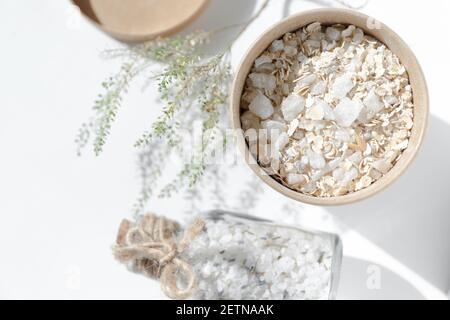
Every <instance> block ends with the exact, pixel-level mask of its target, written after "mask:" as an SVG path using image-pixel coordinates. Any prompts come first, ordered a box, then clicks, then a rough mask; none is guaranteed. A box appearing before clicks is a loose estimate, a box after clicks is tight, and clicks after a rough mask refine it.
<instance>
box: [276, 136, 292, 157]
mask: <svg viewBox="0 0 450 320" xmlns="http://www.w3.org/2000/svg"><path fill="white" fill-rule="evenodd" d="M288 143H289V137H288V135H287V134H286V133H285V132H283V133H281V134H280V136H279V137H278V139H277V142H276V143H275V150H276V151H279V152H281V151H283V149H284V148H286V146H287V145H288Z"/></svg>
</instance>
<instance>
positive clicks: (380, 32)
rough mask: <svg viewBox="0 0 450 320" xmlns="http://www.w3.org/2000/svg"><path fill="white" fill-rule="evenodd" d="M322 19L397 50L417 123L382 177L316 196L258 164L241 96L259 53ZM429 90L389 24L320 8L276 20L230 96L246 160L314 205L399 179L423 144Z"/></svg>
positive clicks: (352, 198)
mask: <svg viewBox="0 0 450 320" xmlns="http://www.w3.org/2000/svg"><path fill="white" fill-rule="evenodd" d="M313 22H321V23H322V24H323V25H331V24H344V25H355V26H357V27H359V28H361V29H362V30H364V32H365V33H366V34H368V35H371V36H373V37H374V38H376V39H378V40H379V41H381V42H383V43H384V44H385V45H386V46H387V47H388V48H389V49H390V50H392V52H393V53H395V54H396V55H397V56H398V57H399V59H400V61H401V62H402V63H403V65H404V66H405V68H406V70H407V72H408V74H409V78H410V82H411V86H412V90H413V101H414V126H413V128H412V132H411V137H410V142H409V146H408V148H407V149H406V150H404V151H403V154H402V156H401V157H400V159H399V161H398V162H397V164H396V165H395V166H394V167H393V168H392V169H391V170H390V171H389V172H388V173H387V174H385V175H384V176H383V177H382V178H380V179H379V180H377V181H376V182H375V183H373V184H372V185H371V186H369V187H367V188H365V189H363V190H360V191H356V192H354V193H351V194H348V195H344V196H336V197H330V198H325V197H314V196H310V195H306V194H303V193H300V192H298V191H295V190H292V189H290V188H288V187H286V186H284V185H283V184H281V183H280V182H278V181H277V180H275V179H274V178H272V177H271V176H269V175H267V174H266V173H265V172H264V171H263V170H262V168H261V167H260V166H259V165H258V164H257V161H256V159H255V158H254V157H253V156H252V154H251V153H250V151H249V149H248V146H247V143H246V141H245V137H244V133H243V131H242V129H241V120H240V115H241V108H240V103H241V96H242V92H243V89H244V85H245V81H246V79H247V76H248V74H249V72H250V70H251V68H252V65H253V63H254V61H255V59H256V58H257V57H259V56H260V55H261V54H262V53H263V52H264V51H265V50H266V49H267V48H268V47H269V46H270V44H271V43H272V42H273V41H274V40H276V39H279V38H281V37H282V36H283V35H284V34H285V33H287V32H293V31H296V30H298V29H300V28H302V27H304V26H306V25H308V24H310V23H313ZM428 104H429V102H428V90H427V85H426V81H425V77H424V75H423V72H422V69H421V67H420V65H419V63H418V61H417V59H416V57H415V55H414V53H413V52H412V51H411V49H410V48H409V47H408V45H407V44H406V43H405V42H404V41H403V40H402V39H401V38H400V37H399V36H398V35H397V34H396V33H395V32H394V31H392V30H391V29H390V28H389V27H387V26H386V25H384V24H383V23H381V22H379V21H377V20H375V19H373V18H371V17H369V16H367V15H364V14H362V13H359V12H356V11H352V10H344V9H317V10H310V11H305V12H302V13H299V14H295V15H292V16H290V17H288V18H286V19H284V20H282V21H280V22H279V23H277V24H275V25H274V26H272V27H271V28H269V30H267V31H266V32H264V33H263V34H262V36H260V37H259V38H258V39H257V40H256V42H255V43H253V45H252V46H251V47H250V49H249V50H248V51H247V53H246V54H245V56H244V58H243V60H242V62H241V63H240V65H239V67H238V71H237V73H236V76H235V79H234V82H233V85H232V90H231V97H230V108H231V123H232V127H233V129H235V131H236V132H237V143H238V147H239V149H240V150H241V152H242V153H243V154H244V156H245V161H246V162H247V164H248V165H249V166H250V167H251V168H252V170H253V171H254V172H255V173H256V174H257V175H258V176H259V177H260V178H261V179H262V180H263V181H264V182H265V183H266V184H268V185H269V186H270V187H271V188H273V189H275V190H276V191H278V192H280V193H281V194H283V195H285V196H287V197H289V198H292V199H294V200H297V201H300V202H303V203H308V204H313V205H324V206H332V205H343V204H350V203H354V202H357V201H360V200H363V199H366V198H368V197H370V196H373V195H375V194H376V193H378V192H380V191H382V190H384V189H386V188H387V187H388V186H389V185H391V184H392V183H393V182H394V181H395V180H396V179H398V178H399V177H400V176H401V175H402V174H403V173H404V172H405V170H406V169H407V168H408V167H409V165H410V164H411V162H412V161H413V159H414V158H415V157H416V155H417V152H418V151H419V148H420V146H421V144H422V141H423V138H424V135H425V131H426V127H427V120H428V107H429V106H428Z"/></svg>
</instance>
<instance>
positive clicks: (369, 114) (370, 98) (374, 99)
mask: <svg viewBox="0 0 450 320" xmlns="http://www.w3.org/2000/svg"><path fill="white" fill-rule="evenodd" d="M363 103H364V108H363V109H362V112H361V116H360V117H361V118H362V121H363V122H368V121H370V120H372V119H373V117H375V115H376V114H377V113H378V112H380V111H381V110H382V109H383V108H384V103H383V102H382V101H381V99H380V97H379V96H378V95H377V94H376V93H375V89H372V90H371V91H370V92H369V94H368V95H367V97H365V98H364V100H363Z"/></svg>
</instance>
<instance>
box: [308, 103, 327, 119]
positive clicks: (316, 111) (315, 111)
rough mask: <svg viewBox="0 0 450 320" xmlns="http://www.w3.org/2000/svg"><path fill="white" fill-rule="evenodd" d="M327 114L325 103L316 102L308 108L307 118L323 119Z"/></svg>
mask: <svg viewBox="0 0 450 320" xmlns="http://www.w3.org/2000/svg"><path fill="white" fill-rule="evenodd" d="M324 116H325V111H324V110H323V104H320V103H316V104H314V105H313V106H312V107H311V108H309V109H308V110H306V114H305V117H306V119H311V120H322V119H323V117H324Z"/></svg>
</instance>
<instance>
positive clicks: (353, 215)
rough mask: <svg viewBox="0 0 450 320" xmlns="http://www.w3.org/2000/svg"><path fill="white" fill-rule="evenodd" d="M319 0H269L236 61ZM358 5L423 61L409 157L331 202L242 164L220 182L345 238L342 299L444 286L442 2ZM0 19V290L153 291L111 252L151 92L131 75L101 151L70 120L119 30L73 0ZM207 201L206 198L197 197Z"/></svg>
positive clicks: (448, 170) (153, 106)
mask: <svg viewBox="0 0 450 320" xmlns="http://www.w3.org/2000/svg"><path fill="white" fill-rule="evenodd" d="M325 2H328V1H325ZM260 3H261V2H260V1H256V2H255V1H252V0H247V1H242V0H233V1H231V0H212V3H211V5H210V6H209V8H208V9H207V11H206V12H205V13H204V15H203V16H202V17H201V18H200V20H199V21H197V22H196V23H195V26H192V27H191V28H192V29H194V28H213V27H214V28H216V27H220V26H225V25H229V24H234V23H237V22H242V21H245V20H246V19H248V17H249V16H251V14H252V12H253V11H254V10H255V8H256V7H257V6H258V5H259V4H260ZM315 7H318V5H317V4H315V3H313V2H310V1H306V0H303V1H302V0H293V1H287V2H286V3H285V2H284V1H277V0H273V1H272V2H271V4H270V6H269V8H268V9H267V10H266V12H264V13H263V14H262V16H261V17H260V18H259V19H258V20H257V21H256V22H255V23H254V24H253V25H252V26H251V27H250V28H249V29H248V30H247V32H246V33H245V34H244V35H243V36H242V37H241V39H239V40H238V41H237V43H236V44H235V46H234V48H233V64H234V65H236V64H237V62H238V61H239V59H240V58H241V56H242V54H243V52H244V51H245V50H246V48H247V47H248V44H249V43H250V42H251V41H252V40H253V39H254V38H255V37H256V36H257V35H259V34H260V33H261V32H262V31H263V30H265V29H266V28H267V27H269V26H270V25H271V24H273V23H275V22H276V21H278V20H280V19H281V18H282V17H283V14H286V13H294V12H298V11H301V10H305V9H309V8H315ZM362 11H363V12H365V13H367V14H369V15H371V16H374V17H375V18H377V19H379V20H382V21H383V22H385V23H386V24H388V25H389V26H390V27H391V28H393V29H394V30H395V31H397V32H398V33H399V34H400V35H401V36H402V37H403V38H404V39H405V40H406V42H407V43H409V44H410V46H411V48H412V49H413V51H414V52H415V53H416V55H417V57H418V59H419V61H420V62H421V64H422V67H423V69H424V72H425V74H426V77H427V80H428V85H429V90H430V97H431V117H430V128H429V132H428V135H427V140H426V143H425V145H424V147H423V149H422V150H421V153H420V156H419V158H418V159H417V161H416V162H415V163H414V165H413V166H412V167H411V168H410V169H409V171H408V172H407V173H406V174H405V175H404V176H403V177H402V178H401V179H400V180H399V181H398V182H396V183H395V185H393V186H392V187H391V188H389V189H388V190H387V191H385V192H383V193H382V194H380V195H378V196H376V197H374V198H371V199H369V200H366V201H364V202H361V203H358V204H355V205H351V206H345V207H339V208H318V207H311V206H306V205H301V204H298V203H295V202H293V201H290V200H288V199H285V198H283V197H282V196H281V195H279V194H277V193H275V192H274V191H272V190H270V189H269V188H268V187H266V186H264V185H262V183H260V182H254V181H255V180H254V177H253V175H252V173H251V172H250V171H249V169H247V168H246V167H245V166H239V167H238V168H236V169H235V170H234V171H233V172H230V174H229V176H228V182H227V183H225V182H224V183H223V185H222V187H223V194H224V196H225V197H226V198H227V200H229V201H230V203H232V205H234V206H236V207H239V201H238V198H237V197H236V194H235V193H236V190H240V189H239V188H240V186H242V187H244V185H243V184H244V181H250V182H253V183H255V184H256V185H257V186H259V188H260V189H261V191H260V192H261V193H264V196H263V197H259V198H258V202H257V203H256V205H255V206H253V207H252V208H251V209H249V210H246V211H248V213H251V214H254V215H259V216H263V217H268V218H272V219H281V221H282V222H286V223H293V224H297V225H298V224H302V225H307V226H313V227H315V228H320V229H325V230H332V231H336V232H339V233H340V234H341V235H342V238H343V241H344V248H345V249H344V252H345V258H344V262H343V268H342V276H341V286H340V290H339V295H338V296H339V298H350V299H358V298H368V299H378V298H386V299H390V298H407V299H414V298H445V297H446V294H445V293H444V292H448V290H449V289H450V288H449V287H450V197H449V191H448V184H449V182H450V167H449V166H448V161H449V160H448V159H450V147H449V143H448V141H447V140H448V139H449V138H450V108H449V102H448V101H449V99H448V97H449V88H448V86H449V81H448V75H449V74H450V62H449V59H448V56H449V52H450V43H449V42H448V35H449V34H450V24H448V17H449V14H450V3H449V2H448V1H446V0H435V1H432V2H431V3H428V2H423V1H418V0H417V1H408V2H407V3H406V2H405V1H389V0H377V1H373V0H372V1H370V2H369V4H368V5H367V6H366V7H365V8H364V9H363V10H362ZM0 21H2V28H1V29H0V36H1V39H2V43H3V45H2V50H1V52H2V53H1V55H0V57H1V59H0V70H1V71H0V88H1V90H0V104H1V108H0V146H1V153H0V256H1V258H0V298H8V299H10V298H62V299H72V298H73V299H78V298H87V299H91V298H124V299H131V298H137V299H152V298H163V296H162V294H161V292H160V290H159V287H158V285H157V283H155V282H153V281H151V280H147V279H145V278H143V277H141V276H138V275H135V274H132V273H129V272H127V271H126V270H125V268H124V267H123V266H121V265H119V264H118V263H117V262H116V261H114V259H113V257H112V255H111V251H110V247H111V245H112V243H113V242H114V238H115V234H116V230H117V227H118V224H119V222H120V220H121V219H122V218H124V217H130V216H131V210H130V209H131V206H132V203H133V201H134V199H135V198H136V196H137V194H138V190H139V181H138V171H137V166H136V150H135V148H133V142H134V141H135V139H136V138H137V137H139V135H140V133H141V132H143V131H145V129H146V128H148V126H149V125H150V124H151V122H152V120H154V119H155V118H156V116H157V115H158V112H159V110H160V107H161V105H160V104H158V102H157V101H156V91H155V90H154V89H152V88H150V89H149V90H147V91H146V92H142V91H141V87H142V84H139V83H137V84H136V85H134V86H132V88H131V90H130V92H129V94H128V95H127V96H126V98H125V100H124V108H123V109H121V110H120V114H119V117H118V121H117V122H116V123H115V124H114V128H113V132H112V135H111V137H110V140H109V143H108V144H107V146H106V148H105V152H104V153H103V154H102V155H101V156H100V157H97V158H96V157H94V156H92V155H91V154H89V153H87V154H85V155H84V156H83V157H77V156H76V154H75V145H74V137H75V134H76V132H77V129H78V127H79V125H80V124H81V123H82V122H83V121H85V120H86V119H87V118H88V117H89V116H90V114H91V106H92V103H93V101H94V99H95V98H96V95H97V94H98V93H99V92H100V90H101V88H100V83H101V82H102V81H103V79H104V78H105V77H106V76H108V75H109V74H111V73H113V72H114V71H115V70H117V67H118V62H114V61H113V62H111V61H103V60H102V59H101V58H99V53H100V52H101V51H102V50H104V49H106V48H113V47H116V46H117V45H118V43H117V42H116V41H115V40H113V39H111V38H109V37H108V36H106V35H105V34H103V33H102V32H100V31H99V30H97V29H96V28H94V27H93V26H92V25H91V24H90V23H88V22H87V21H86V20H85V19H84V18H80V17H79V16H78V15H77V14H76V11H74V8H73V7H72V5H71V4H70V1H60V0H47V1H45V4H44V3H43V2H41V1H31V0H28V1H25V0H24V1H12V0H1V1H0ZM222 40H223V39H222ZM167 170H168V171H170V170H171V167H170V165H169V167H168V168H167ZM245 179H247V180H245ZM185 205H186V200H184V195H183V194H181V195H178V196H176V197H175V198H174V199H173V200H171V201H170V200H161V199H155V200H153V201H152V203H151V205H150V206H149V208H150V209H152V210H154V211H156V212H159V213H161V214H167V215H170V216H171V217H174V218H179V219H182V218H183V217H184V214H185V211H186V210H185V209H184V208H185ZM213 206H214V204H213V199H211V198H209V197H206V199H204V200H203V201H202V202H201V203H200V205H199V208H200V209H201V210H208V209H210V208H212V207H213ZM288 211H292V213H288ZM294 211H296V212H294ZM280 212H282V214H279V213H280ZM280 217H281V218H280ZM374 279H375V281H374ZM378 280H379V281H378ZM378 285H379V286H378Z"/></svg>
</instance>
